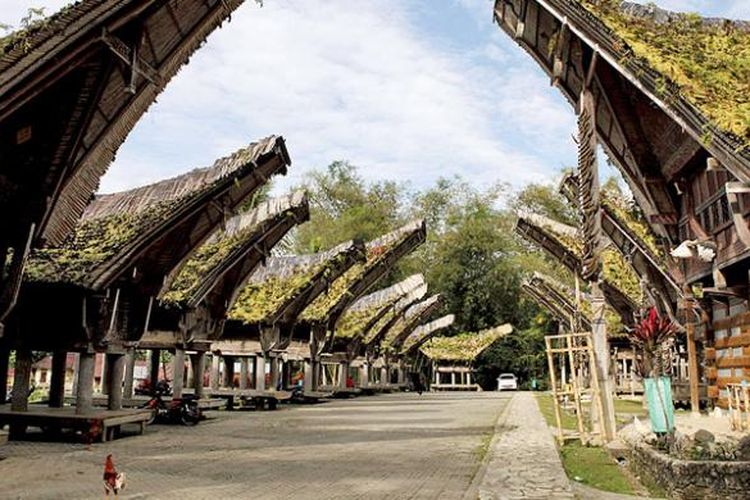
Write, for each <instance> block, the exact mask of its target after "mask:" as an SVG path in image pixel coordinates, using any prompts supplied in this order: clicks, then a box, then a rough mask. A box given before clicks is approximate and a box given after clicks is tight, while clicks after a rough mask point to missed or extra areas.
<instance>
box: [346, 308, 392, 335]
mask: <svg viewBox="0 0 750 500" xmlns="http://www.w3.org/2000/svg"><path fill="white" fill-rule="evenodd" d="M384 307H389V306H388V305H385V306H384V305H380V307H378V306H373V307H366V308H363V309H359V310H356V311H354V310H351V309H349V310H347V311H346V312H345V313H344V314H343V316H341V319H340V320H339V321H338V322H337V323H336V331H335V335H336V337H338V338H343V339H351V338H354V337H357V336H359V335H362V334H363V333H364V330H365V328H366V327H367V325H368V324H369V323H370V322H372V320H373V319H375V318H376V317H377V315H378V314H379V313H381V312H382V311H383V308H384Z"/></svg>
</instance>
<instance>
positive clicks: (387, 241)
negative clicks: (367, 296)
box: [300, 220, 427, 329]
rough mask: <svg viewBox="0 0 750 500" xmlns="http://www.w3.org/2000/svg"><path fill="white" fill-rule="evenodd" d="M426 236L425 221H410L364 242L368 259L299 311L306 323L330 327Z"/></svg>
mask: <svg viewBox="0 0 750 500" xmlns="http://www.w3.org/2000/svg"><path fill="white" fill-rule="evenodd" d="M426 236H427V233H426V228H425V222H424V220H416V221H412V222H410V223H408V224H406V225H404V226H402V227H400V228H398V229H396V230H395V231H391V232H390V233H388V234H385V235H383V236H380V237H379V238H376V239H374V240H372V241H370V242H369V243H367V245H366V249H367V260H366V262H364V263H363V264H361V265H356V266H354V267H352V269H350V270H349V271H347V272H346V273H344V274H343V275H342V276H341V277H340V278H339V279H337V280H336V281H334V282H333V283H332V286H331V288H330V289H329V290H328V292H327V293H326V294H325V295H321V296H319V297H318V298H317V299H316V300H315V301H313V302H312V303H311V304H310V305H308V307H307V308H305V310H304V311H303V312H302V314H301V316H300V319H301V320H302V321H304V322H306V323H323V322H325V323H328V326H329V327H330V328H331V329H333V327H334V326H335V324H336V321H337V320H338V318H339V317H340V315H341V314H343V313H344V311H345V310H346V309H347V308H348V307H349V306H350V305H351V304H352V303H353V302H354V301H355V300H357V299H358V298H359V297H361V296H362V295H363V294H364V293H366V292H367V290H368V289H369V288H370V287H371V286H372V285H373V284H374V283H375V282H377V281H378V280H379V279H380V278H382V277H383V276H384V275H385V274H386V272H387V271H388V270H389V269H390V268H391V267H392V266H393V265H394V264H395V262H396V261H398V259H400V258H402V257H403V256H405V255H406V254H408V253H409V252H411V251H413V250H414V249H415V248H416V247H417V246H418V245H420V244H422V243H423V242H424V240H425V238H426Z"/></svg>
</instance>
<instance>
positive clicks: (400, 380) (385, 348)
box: [380, 294, 443, 385]
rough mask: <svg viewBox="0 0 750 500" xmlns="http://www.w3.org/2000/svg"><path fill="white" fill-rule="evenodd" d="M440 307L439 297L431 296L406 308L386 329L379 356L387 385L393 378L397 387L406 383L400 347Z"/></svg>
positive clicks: (441, 302) (441, 303) (436, 295)
mask: <svg viewBox="0 0 750 500" xmlns="http://www.w3.org/2000/svg"><path fill="white" fill-rule="evenodd" d="M442 306H443V300H442V298H441V295H440V294H435V295H432V296H431V297H428V298H426V299H425V300H423V301H421V302H418V303H416V304H414V305H413V306H411V307H409V308H407V309H406V310H405V311H404V313H403V314H402V315H400V316H399V317H398V318H397V319H396V321H394V322H393V323H392V325H391V326H390V328H388V330H387V331H386V333H385V335H384V336H383V340H382V341H381V343H380V354H381V356H382V357H383V358H384V361H385V373H386V381H387V382H388V383H390V382H391V381H392V380H393V379H394V378H395V383H396V384H398V385H402V384H405V383H406V365H405V360H404V358H402V357H401V356H399V353H400V351H401V347H402V346H403V344H404V341H405V340H406V338H407V337H408V336H409V335H411V333H412V332H413V331H414V329H415V328H417V327H418V326H419V325H420V324H422V323H424V322H425V321H427V320H428V319H430V317H431V316H432V315H433V314H435V312H436V311H438V310H439V309H440V308H441V307H442ZM393 368H395V377H394V376H393V375H392V371H393Z"/></svg>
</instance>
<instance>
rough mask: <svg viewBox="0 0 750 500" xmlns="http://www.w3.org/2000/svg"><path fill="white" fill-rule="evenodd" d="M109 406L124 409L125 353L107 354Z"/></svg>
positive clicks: (111, 408)
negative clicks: (123, 378)
mask: <svg viewBox="0 0 750 500" xmlns="http://www.w3.org/2000/svg"><path fill="white" fill-rule="evenodd" d="M106 359H107V371H108V372H109V376H108V377H107V385H108V387H107V389H108V391H107V394H108V397H107V408H108V409H110V410H122V377H123V375H124V373H125V355H124V354H107V355H106Z"/></svg>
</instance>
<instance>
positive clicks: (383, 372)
mask: <svg viewBox="0 0 750 500" xmlns="http://www.w3.org/2000/svg"><path fill="white" fill-rule="evenodd" d="M389 382H390V380H389V379H388V367H387V366H384V367H382V368H381V369H380V383H381V384H387V383H389Z"/></svg>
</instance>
